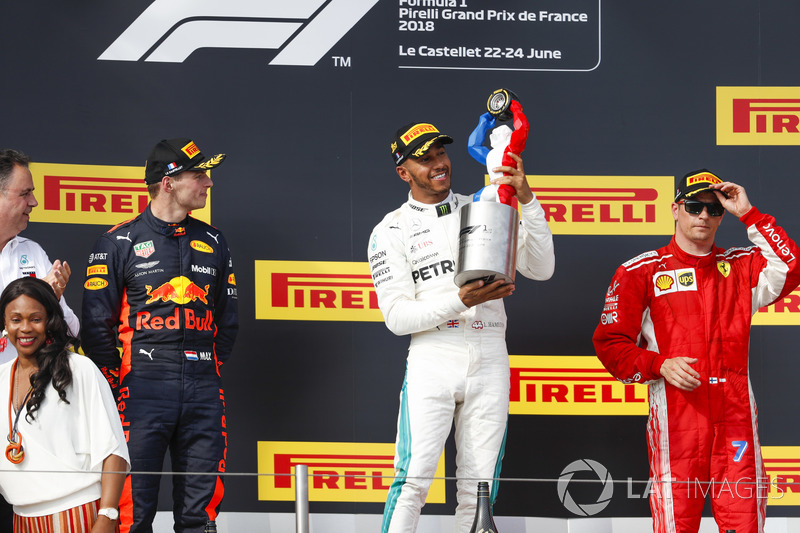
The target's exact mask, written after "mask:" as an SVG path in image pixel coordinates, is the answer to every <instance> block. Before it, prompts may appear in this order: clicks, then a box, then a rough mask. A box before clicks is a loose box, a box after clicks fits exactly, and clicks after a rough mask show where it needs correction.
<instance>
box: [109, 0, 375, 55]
mask: <svg viewBox="0 0 800 533" xmlns="http://www.w3.org/2000/svg"><path fill="white" fill-rule="evenodd" d="M376 3H378V0H292V1H291V2H286V1H283V0H228V1H226V2H219V1H218V0H155V2H153V3H152V4H150V7H148V8H147V9H145V11H144V13H142V14H141V15H139V17H138V18H137V19H136V20H135V21H133V24H131V25H130V26H129V27H128V28H127V29H126V30H125V31H124V32H123V33H122V35H120V36H119V37H118V38H117V40H116V41H114V42H113V43H112V44H111V46H109V47H108V48H107V49H106V50H105V52H103V53H102V54H101V55H100V57H98V58H97V59H100V60H105V61H139V60H140V59H143V58H144V60H145V61H159V62H165V63H182V62H183V61H184V60H186V58H187V57H189V56H190V55H191V54H192V52H194V51H195V50H197V49H199V48H255V49H275V50H277V49H279V48H281V47H283V49H282V50H281V51H280V52H279V53H278V55H276V56H275V58H273V59H272V61H270V63H269V64H270V65H297V66H314V65H315V64H316V63H317V61H319V60H320V59H321V58H322V56H323V55H325V54H326V53H327V52H328V50H330V49H331V47H333V45H335V44H336V43H337V42H339V40H340V39H341V38H342V37H344V36H345V34H347V32H349V31H350V30H351V29H352V27H353V26H355V25H356V23H357V22H358V21H359V20H361V18H362V17H363V16H364V15H366V14H367V12H368V11H369V10H370V9H371V8H372V6H374V5H375V4H376ZM243 19H244V20H243ZM246 19H251V20H246ZM287 43H288V44H287ZM284 45H285V46H284Z"/></svg>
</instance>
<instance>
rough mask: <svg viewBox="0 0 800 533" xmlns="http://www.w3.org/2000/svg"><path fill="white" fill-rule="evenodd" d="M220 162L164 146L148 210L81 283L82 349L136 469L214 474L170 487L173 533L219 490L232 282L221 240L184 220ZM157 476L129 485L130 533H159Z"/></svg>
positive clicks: (150, 172)
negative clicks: (112, 406) (105, 388)
mask: <svg viewBox="0 0 800 533" xmlns="http://www.w3.org/2000/svg"><path fill="white" fill-rule="evenodd" d="M224 158H225V155H224V154H219V155H216V156H213V157H210V158H206V157H204V156H203V154H202V152H200V150H199V149H198V148H197V146H196V145H195V143H194V142H192V141H191V140H189V139H170V140H164V141H161V142H160V143H158V144H157V145H156V146H155V148H154V149H153V151H152V152H151V154H150V157H149V158H148V160H147V164H146V168H145V183H147V185H148V191H149V193H150V197H151V201H150V204H149V205H148V206H147V208H146V209H145V211H144V212H143V213H142V214H141V215H139V216H137V217H136V218H134V219H132V220H129V221H127V222H123V223H121V224H119V225H117V226H116V227H114V228H112V229H111V230H109V231H108V232H106V233H105V234H103V235H101V236H100V237H99V238H98V239H97V242H96V244H95V246H94V249H93V251H92V253H91V254H90V256H89V262H88V265H87V279H86V282H85V284H84V297H83V314H82V320H81V322H82V325H83V329H82V334H81V337H82V339H83V347H84V350H85V351H86V353H87V355H89V357H91V358H92V360H93V361H94V362H95V363H96V364H97V366H98V367H99V368H100V370H101V371H102V372H103V374H104V375H105V376H106V379H108V381H109V383H110V384H111V385H112V388H113V389H114V391H115V393H116V394H117V401H118V404H119V411H120V418H121V419H122V426H123V429H124V430H125V436H126V439H127V441H128V448H129V450H130V454H131V470H132V471H133V472H137V471H146V472H160V471H161V469H162V464H163V460H164V454H165V453H166V451H167V449H168V448H169V450H170V458H171V462H172V469H173V470H174V471H177V472H207V473H209V474H214V473H217V475H203V476H182V475H178V476H175V477H174V478H173V480H172V482H173V515H174V519H175V531H177V532H183V531H186V532H188V531H192V532H195V531H196V532H202V531H203V529H204V527H205V525H206V523H207V522H208V521H214V520H215V518H216V516H217V512H218V510H219V506H220V503H221V501H222V496H223V493H224V487H223V482H222V477H221V476H220V475H218V473H221V472H224V471H225V454H226V449H227V430H226V426H225V410H224V409H225V403H224V395H223V390H222V385H221V381H220V373H219V371H220V367H221V365H222V363H223V362H224V361H225V360H227V359H228V357H229V356H230V354H231V350H232V348H233V343H234V339H235V337H236V333H237V330H238V318H237V294H236V281H235V278H234V274H233V264H232V262H231V256H230V252H229V250H228V245H227V243H226V241H225V238H224V237H223V235H222V233H220V231H219V230H218V229H216V228H214V227H213V226H210V225H208V224H206V223H204V222H201V221H199V220H197V219H195V218H192V217H190V216H189V212H190V211H193V210H197V209H201V208H203V207H204V206H205V204H206V199H207V196H208V190H209V188H210V187H211V186H212V182H211V178H210V177H209V176H208V170H210V169H211V168H214V167H216V166H218V165H219V164H221V163H222V161H223V160H224ZM118 340H119V344H120V345H121V347H122V358H121V360H120V353H119V351H118V349H117V345H118V342H117V341H118ZM159 478H160V476H159V475H150V474H143V475H136V474H134V475H131V476H129V477H128V478H127V480H126V482H125V487H124V491H123V496H122V500H121V502H120V508H121V509H120V510H121V512H120V527H121V531H122V532H123V533H125V532H127V531H134V532H141V531H144V532H150V531H152V521H153V517H154V516H155V513H156V508H157V504H158V488H159Z"/></svg>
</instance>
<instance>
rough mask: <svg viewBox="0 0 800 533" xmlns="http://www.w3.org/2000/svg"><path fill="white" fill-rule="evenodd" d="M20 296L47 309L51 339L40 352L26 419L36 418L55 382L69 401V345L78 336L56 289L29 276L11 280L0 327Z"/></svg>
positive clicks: (0, 298) (0, 299)
mask: <svg viewBox="0 0 800 533" xmlns="http://www.w3.org/2000/svg"><path fill="white" fill-rule="evenodd" d="M20 296H27V297H29V298H32V299H34V300H36V301H37V302H39V303H40V304H42V306H43V307H44V309H45V311H46V312H47V322H46V327H45V330H46V332H47V341H48V342H47V343H45V344H44V345H42V347H41V348H40V349H39V351H38V352H36V364H37V366H38V367H39V370H37V371H36V372H34V373H33V374H32V375H31V387H33V392H32V393H31V398H30V400H29V401H28V404H27V412H26V414H25V419H26V420H28V421H33V420H34V418H35V416H34V413H35V412H36V411H37V410H38V409H39V406H40V405H41V403H42V401H43V400H44V397H45V393H46V392H47V387H48V386H49V385H50V383H51V382H52V384H53V388H54V389H55V390H56V392H57V393H58V397H59V398H60V399H61V400H62V401H64V402H66V403H69V401H68V400H67V392H66V390H67V387H69V386H70V384H71V383H72V371H71V370H70V367H69V350H68V349H67V346H68V345H70V344H75V343H76V339H73V338H72V337H71V336H70V334H69V329H68V328H67V322H66V320H64V312H63V311H62V310H61V306H60V305H59V304H58V300H57V299H56V295H55V292H53V288H52V287H50V285H48V284H47V283H46V282H44V281H42V280H40V279H36V278H32V277H27V276H26V277H24V278H19V279H16V280H14V281H12V282H11V283H9V284H8V286H6V288H5V290H4V291H3V294H2V295H0V326H2V327H3V328H5V327H6V307H8V305H9V304H10V303H11V302H13V301H14V300H16V299H17V298H19V297H20ZM50 341H52V342H50Z"/></svg>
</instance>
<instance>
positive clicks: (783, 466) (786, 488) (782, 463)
mask: <svg viewBox="0 0 800 533" xmlns="http://www.w3.org/2000/svg"><path fill="white" fill-rule="evenodd" d="M761 455H762V457H763V459H764V469H765V470H766V471H767V479H768V484H769V495H768V496H767V505H791V506H797V505H800V446H762V447H761Z"/></svg>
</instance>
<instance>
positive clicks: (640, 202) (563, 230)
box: [487, 176, 675, 235]
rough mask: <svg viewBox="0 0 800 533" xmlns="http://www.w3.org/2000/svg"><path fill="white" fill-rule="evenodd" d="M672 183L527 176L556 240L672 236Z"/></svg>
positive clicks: (627, 178) (633, 178) (623, 178)
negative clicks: (562, 237)
mask: <svg viewBox="0 0 800 533" xmlns="http://www.w3.org/2000/svg"><path fill="white" fill-rule="evenodd" d="M674 182H675V179H674V177H673V176H528V183H529V184H530V186H531V190H532V191H533V192H534V193H535V194H536V197H537V198H538V199H539V203H541V204H542V208H544V212H545V218H546V219H547V222H548V224H549V225H550V229H551V231H552V232H553V233H554V234H560V235H672V233H673V232H674V221H673V220H672V215H671V213H670V204H671V203H672V191H673V188H674ZM487 184H488V176H487Z"/></svg>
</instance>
